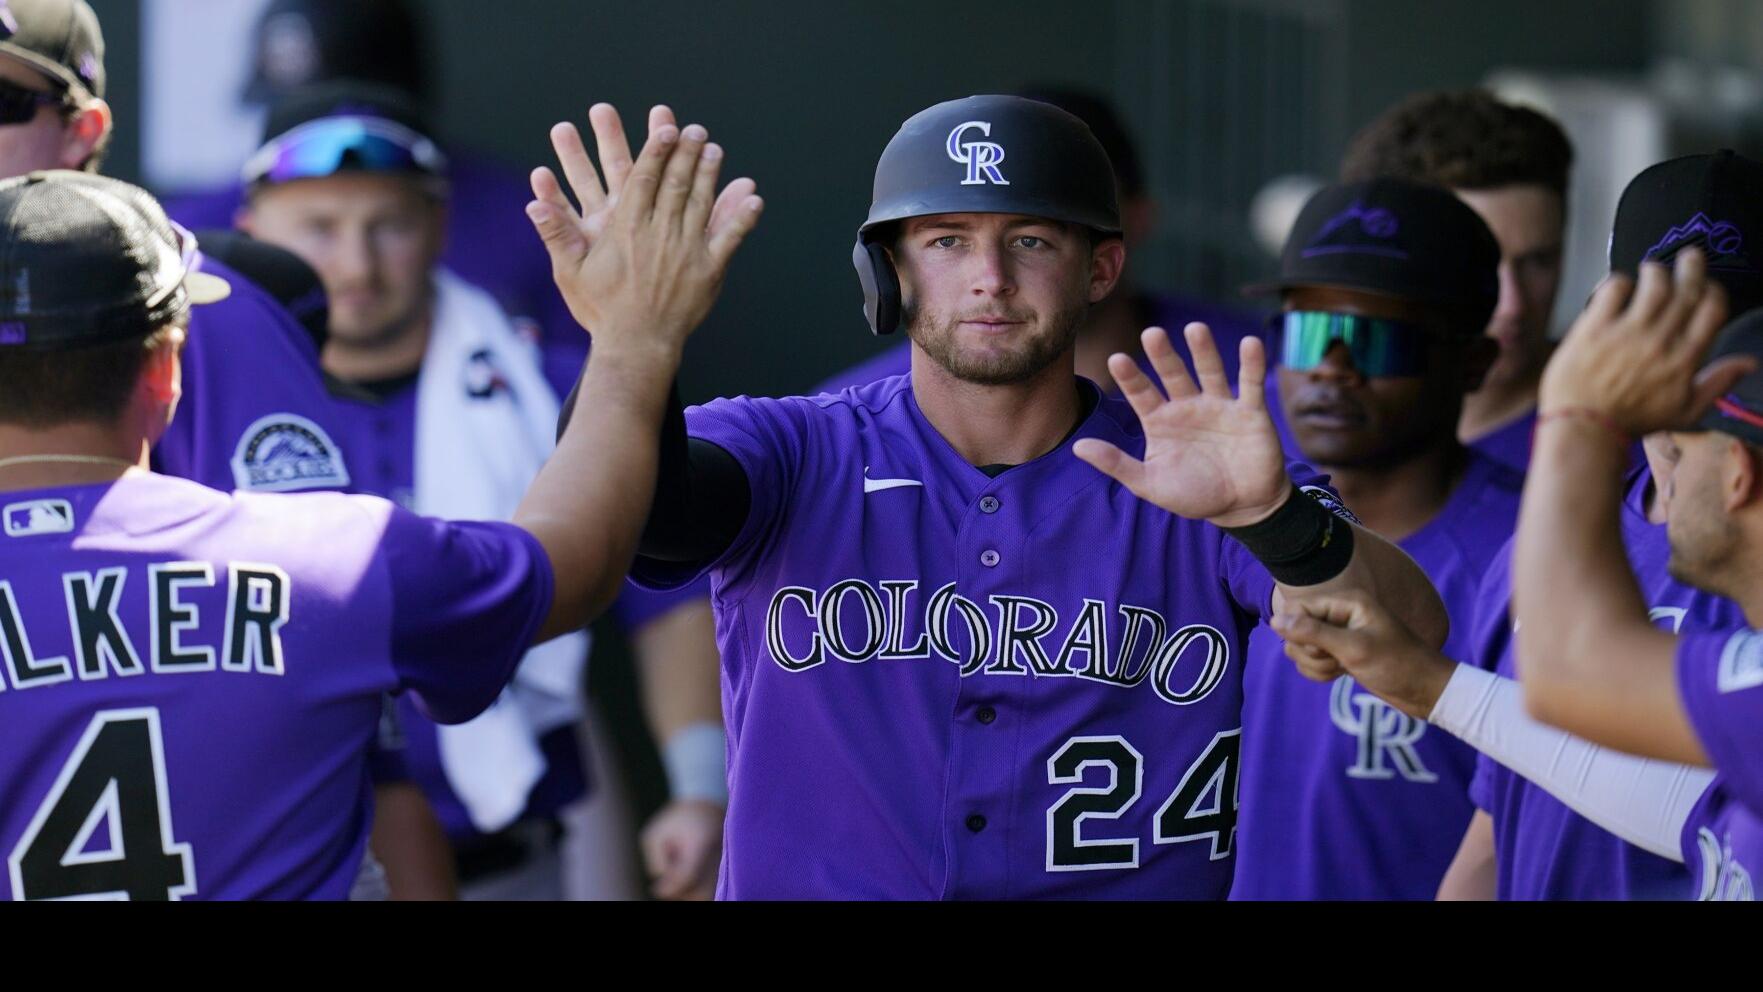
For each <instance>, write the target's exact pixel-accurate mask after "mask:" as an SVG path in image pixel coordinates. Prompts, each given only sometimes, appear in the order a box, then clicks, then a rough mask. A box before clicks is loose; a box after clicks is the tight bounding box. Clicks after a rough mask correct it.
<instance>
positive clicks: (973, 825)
mask: <svg viewBox="0 0 1763 992" xmlns="http://www.w3.org/2000/svg"><path fill="white" fill-rule="evenodd" d="M985 828H986V818H985V817H983V816H981V815H979V814H978V813H975V814H973V815H972V816H969V817H968V818H967V829H968V830H971V831H973V832H974V833H976V834H977V833H979V832H980V831H981V830H984V829H985Z"/></svg>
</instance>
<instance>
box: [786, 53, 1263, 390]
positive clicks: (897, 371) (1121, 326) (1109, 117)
mask: <svg viewBox="0 0 1763 992" xmlns="http://www.w3.org/2000/svg"><path fill="white" fill-rule="evenodd" d="M1016 95H1018V96H1021V97H1026V98H1028V99H1030V100H1039V101H1041V102H1042V103H1050V104H1052V105H1053V106H1055V107H1058V108H1059V109H1061V110H1063V111H1065V112H1066V113H1068V114H1071V115H1072V116H1073V117H1076V118H1077V119H1078V120H1081V121H1083V122H1084V123H1085V124H1087V125H1089V128H1090V132H1091V133H1092V134H1094V135H1095V136H1096V140H1097V141H1098V142H1100V143H1101V145H1102V148H1103V150H1104V151H1106V152H1107V153H1108V161H1109V162H1110V163H1112V164H1113V166H1114V180H1115V187H1116V189H1117V191H1118V196H1119V200H1120V231H1121V233H1120V236H1121V239H1122V241H1123V242H1124V243H1125V245H1126V250H1127V257H1128V259H1129V263H1128V265H1127V269H1126V272H1125V273H1124V274H1122V276H1121V280H1120V283H1119V285H1117V286H1116V287H1115V290H1114V292H1113V293H1110V294H1109V295H1108V298H1107V299H1105V300H1103V301H1102V302H1100V303H1098V304H1096V305H1095V306H1094V307H1091V308H1090V311H1089V313H1088V315H1087V316H1086V317H1085V319H1084V324H1083V329H1082V330H1081V331H1079V332H1078V338H1077V374H1078V375H1081V376H1083V377H1084V378H1086V379H1089V380H1090V381H1091V382H1094V383H1096V384H1097V385H1099V386H1101V387H1102V388H1103V389H1105V390H1107V391H1109V392H1113V391H1114V390H1115V384H1114V379H1113V378H1112V377H1111V376H1109V375H1108V356H1109V355H1112V354H1114V353H1115V352H1124V353H1126V354H1129V355H1136V356H1139V359H1140V362H1139V364H1140V366H1141V367H1142V368H1144V369H1145V370H1146V374H1149V373H1150V369H1151V366H1150V363H1149V361H1147V360H1145V359H1144V357H1143V354H1144V353H1143V348H1142V346H1141V345H1140V343H1139V334H1140V333H1141V332H1142V331H1144V329H1145V328H1147V327H1163V328H1168V329H1170V330H1171V331H1172V332H1173V331H1175V330H1176V329H1178V328H1181V327H1185V326H1187V325H1188V324H1189V323H1191V322H1194V321H1198V322H1200V323H1203V324H1205V325H1206V326H1207V327H1209V328H1211V329H1212V337H1213V340H1214V341H1215V342H1216V343H1217V345H1218V354H1219V356H1220V357H1221V358H1222V359H1223V360H1224V370H1225V375H1226V376H1227V377H1229V378H1230V379H1231V380H1232V381H1235V379H1236V374H1237V344H1238V342H1239V341H1241V340H1242V339H1243V338H1245V337H1259V336H1260V335H1261V326H1260V323H1259V319H1258V318H1257V317H1256V316H1255V315H1254V314H1251V313H1248V312H1245V311H1244V310H1242V309H1239V308H1235V307H1230V306H1224V305H1221V304H1218V303H1212V302H1208V301H1206V300H1202V299H1200V298H1198V297H1193V296H1183V295H1176V294H1173V293H1155V292H1151V291H1148V290H1143V289H1140V288H1138V287H1137V286H1135V285H1134V284H1133V281H1132V272H1133V267H1132V265H1131V263H1130V259H1131V257H1132V254H1133V251H1134V250H1135V249H1137V248H1138V247H1140V246H1141V245H1143V244H1144V243H1145V242H1146V241H1147V240H1148V239H1149V238H1150V237H1151V235H1152V233H1153V231H1154V230H1155V229H1156V227H1157V224H1158V221H1159V220H1160V219H1161V218H1160V217H1159V215H1158V203H1157V198H1156V195H1155V192H1154V191H1153V190H1152V189H1151V188H1150V186H1149V185H1147V183H1146V180H1145V170H1144V166H1143V164H1142V163H1141V161H1140V157H1139V150H1138V146H1137V145H1136V144H1135V143H1134V141H1133V139H1132V135H1131V134H1129V133H1128V131H1127V128H1126V125H1125V123H1123V122H1122V121H1121V119H1120V115H1119V114H1118V113H1117V112H1116V111H1115V109H1114V108H1113V107H1112V106H1110V105H1109V103H1108V101H1107V100H1105V99H1104V98H1102V97H1101V96H1099V95H1097V94H1096V93H1093V92H1089V91H1086V90H1080V89H1072V88H1069V87H1062V86H1047V85H1041V84H1037V85H1032V86H1028V87H1025V88H1023V89H1021V90H1018V91H1017V94H1016ZM1172 341H1173V343H1174V344H1175V348H1176V352H1177V353H1178V354H1180V355H1181V356H1182V361H1184V362H1186V363H1187V365H1188V367H1189V368H1190V369H1191V368H1192V367H1193V359H1192V356H1190V355H1189V354H1188V348H1187V342H1186V341H1185V340H1183V339H1182V337H1181V335H1179V334H1175V335H1174V336H1173V338H1172ZM911 358H912V346H911V342H907V341H902V342H900V344H898V345H897V346H894V347H891V348H889V349H888V350H887V351H885V352H882V353H881V354H880V355H877V356H875V357H874V358H872V359H870V360H868V361H866V362H864V363H862V364H861V365H858V366H856V367H854V368H851V369H847V370H845V371H844V372H841V373H839V374H838V375H835V376H833V377H832V378H830V379H827V380H825V381H824V382H822V383H821V384H820V385H819V386H816V387H815V389H814V390H813V392H817V393H823V392H824V393H836V392H838V391H840V390H842V389H844V388H845V387H847V386H861V385H864V384H866V383H871V382H874V381H876V380H877V379H884V378H886V377H888V376H891V375H903V374H905V373H906V372H907V371H908V369H909V368H910V366H911Z"/></svg>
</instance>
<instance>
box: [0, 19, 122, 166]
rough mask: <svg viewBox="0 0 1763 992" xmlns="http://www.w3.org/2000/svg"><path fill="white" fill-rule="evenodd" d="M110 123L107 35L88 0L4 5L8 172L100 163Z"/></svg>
mask: <svg viewBox="0 0 1763 992" xmlns="http://www.w3.org/2000/svg"><path fill="white" fill-rule="evenodd" d="M110 128H111V114H110V105H109V104H107V103H105V102H104V37H103V35H102V34H100V33H99V30H98V18H97V16H96V15H95V14H93V13H92V8H91V7H89V6H88V5H87V4H86V3H85V0H11V2H9V3H7V4H6V5H5V6H4V7H3V8H0V176H16V175H22V174H23V173H26V172H30V171H32V170H33V169H46V168H52V167H53V168H63V169H86V170H96V169H97V167H98V164H99V162H100V161H102V159H103V153H104V148H105V146H106V145H107V144H108V143H109V140H110Z"/></svg>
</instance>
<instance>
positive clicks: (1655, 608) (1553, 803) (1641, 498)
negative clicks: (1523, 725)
mask: <svg viewBox="0 0 1763 992" xmlns="http://www.w3.org/2000/svg"><path fill="white" fill-rule="evenodd" d="M1760 195H1763V165H1760V164H1759V163H1757V162H1755V161H1753V160H1750V159H1747V158H1745V157H1743V156H1739V155H1733V154H1730V153H1721V154H1718V155H1692V156H1686V157H1684V158H1679V159H1673V160H1671V161H1668V162H1662V163H1660V164H1658V165H1656V166H1653V167H1652V168H1650V169H1647V170H1646V171H1644V172H1642V173H1641V174H1640V175H1639V176H1636V177H1635V179H1634V180H1633V181H1632V182H1631V183H1629V185H1628V187H1627V188H1626V189H1625V190H1624V191H1623V195H1622V197H1621V200H1620V202H1619V203H1618V205H1617V210H1616V218H1615V221H1614V224H1613V227H1612V229H1611V236H1610V266H1611V269H1612V271H1616V272H1622V273H1625V274H1628V275H1630V276H1633V275H1636V274H1637V273H1638V270H1639V266H1640V264H1641V262H1643V261H1645V260H1647V259H1653V260H1657V261H1670V260H1672V259H1674V258H1675V257H1676V253H1677V252H1678V251H1679V250H1680V249H1683V248H1685V247H1695V246H1702V245H1707V244H1709V235H1710V233H1711V232H1713V231H1714V230H1715V229H1716V228H1718V227H1719V225H1721V224H1727V225H1740V226H1745V227H1750V226H1753V225H1757V224H1759V223H1763V217H1758V216H1757V207H1756V204H1757V203H1758V202H1759V198H1760ZM1698 217H1702V218H1720V219H1719V220H1718V221H1716V220H1705V222H1703V223H1698V222H1697V221H1696V218H1698ZM1709 271H1710V276H1711V277H1712V278H1714V279H1715V280H1717V281H1718V282H1720V284H1721V285H1722V286H1723V287H1724V288H1725V289H1726V292H1727V297H1728V300H1729V301H1730V305H1731V307H1732V308H1733V310H1734V311H1735V312H1742V311H1745V310H1749V309H1751V308H1753V307H1756V306H1758V305H1763V277H1760V276H1759V273H1758V271H1757V269H1756V268H1755V267H1754V266H1750V265H1741V264H1735V260H1734V258H1733V257H1732V256H1730V255H1729V256H1728V257H1727V258H1726V259H1725V260H1724V262H1723V264H1720V265H1718V266H1716V267H1713V268H1711V269H1710V270H1709ZM1645 448H1646V461H1645V463H1643V464H1642V465H1640V466H1638V467H1637V468H1636V469H1635V470H1634V471H1633V472H1631V473H1630V474H1629V476H1628V479H1627V481H1626V486H1625V493H1626V497H1625V499H1624V503H1623V506H1624V510H1623V514H1622V518H1621V519H1622V538H1623V544H1624V546H1625V547H1626V548H1627V550H1628V560H1629V564H1630V567H1632V568H1633V569H1634V573H1635V575H1636V576H1637V577H1638V579H1639V581H1640V584H1641V589H1642V592H1643V594H1644V597H1645V599H1646V602H1647V606H1648V609H1649V611H1650V613H1651V615H1652V616H1653V618H1654V620H1655V622H1656V623H1658V624H1659V625H1661V626H1662V627H1664V628H1665V629H1668V630H1670V631H1672V632H1673V633H1680V634H1696V633H1703V632H1706V631H1711V630H1721V629H1725V628H1726V627H1729V626H1731V625H1732V623H1733V622H1735V621H1738V620H1740V614H1739V608H1738V605H1737V604H1735V603H1733V602H1732V601H1730V600H1728V599H1725V598H1722V597H1719V596H1714V595H1711V594H1709V593H1706V592H1703V591H1702V590H1700V589H1697V588H1695V587H1693V586H1690V585H1687V584H1685V583H1683V582H1680V581H1678V580H1677V579H1675V578H1674V577H1673V576H1672V575H1671V574H1670V572H1669V570H1668V569H1667V567H1666V566H1667V558H1668V557H1669V552H1670V547H1669V544H1668V543H1667V541H1666V534H1665V521H1666V516H1667V513H1666V510H1667V507H1666V500H1665V498H1664V494H1665V493H1666V492H1668V491H1669V489H1670V480H1671V474H1672V473H1671V467H1672V465H1673V464H1674V463H1675V462H1676V460H1677V448H1676V445H1675V443H1674V442H1673V441H1672V439H1671V437H1670V436H1669V435H1667V434H1657V435H1653V436H1651V437H1648V438H1647V439H1646V445H1645ZM1511 598H1512V571H1511V552H1510V549H1507V550H1505V551H1503V552H1502V553H1501V554H1500V556H1499V557H1498V558H1497V559H1496V560H1495V562H1494V564H1493V566H1492V567H1491V568H1490V569H1489V571H1488V576H1487V579H1486V580H1485V582H1484V583H1483V586H1482V590H1481V592H1480V594H1479V596H1478V600H1479V603H1480V605H1479V606H1478V607H1477V609H1476V616H1477V619H1476V621H1475V625H1476V631H1475V635H1474V647H1473V650H1472V654H1471V656H1470V657H1471V658H1472V659H1473V660H1474V661H1475V663H1476V664H1479V665H1481V666H1482V667H1484V668H1489V669H1492V670H1495V671H1497V672H1499V674H1501V675H1503V676H1505V677H1507V678H1516V677H1517V675H1518V672H1517V666H1516V664H1515V659H1514V657H1513V643H1512V636H1511V626H1512V621H1511V611H1510V608H1509V606H1510V602H1511ZM1470 794H1471V798H1472V799H1474V801H1475V803H1476V805H1477V806H1478V807H1479V808H1480V810H1481V811H1482V812H1481V813H1479V814H1478V815H1477V816H1476V817H1475V819H1474V820H1473V821H1471V824H1470V828H1469V830H1468V831H1466V832H1465V834H1464V837H1463V841H1462V845H1461V847H1460V848H1459V850H1458V853H1457V856H1456V858H1455V860H1454V861H1453V863H1452V867H1451V870H1450V872H1449V873H1448V874H1447V875H1446V878H1445V882H1444V883H1443V885H1441V888H1440V895H1441V896H1443V897H1448V898H1478V899H1489V898H1494V897H1495V896H1497V897H1498V898H1500V899H1503V900H1505V899H1626V898H1646V897H1650V896H1658V895H1661V894H1666V895H1670V896H1672V897H1675V896H1676V894H1677V893H1679V892H1681V891H1682V890H1683V888H1684V884H1685V881H1684V869H1683V867H1682V866H1681V865H1679V864H1676V863H1675V862H1673V861H1671V860H1668V859H1665V858H1660V857H1657V856H1655V855H1653V854H1649V853H1648V852H1646V851H1644V850H1642V849H1641V848H1638V847H1636V846H1634V845H1632V844H1628V843H1624V842H1623V841H1622V840H1620V839H1619V838H1617V837H1615V836H1614V835H1612V834H1611V833H1610V832H1609V831H1607V830H1604V829H1602V828H1600V827H1598V826H1596V825H1594V824H1593V823H1591V822H1589V821H1588V820H1586V819H1585V818H1584V817H1582V816H1580V815H1578V814H1576V813H1574V812H1573V811H1572V810H1571V809H1569V808H1568V807H1567V806H1566V805H1564V804H1562V803H1561V802H1560V801H1559V800H1558V799H1557V798H1556V797H1555V796H1553V795H1551V794H1550V793H1549V792H1548V791H1547V790H1545V789H1542V788H1540V787H1539V786H1537V785H1536V784H1535V783H1533V782H1531V781H1530V780H1528V779H1526V778H1525V777H1524V776H1522V775H1519V774H1516V773H1514V772H1513V771H1512V770H1510V769H1509V768H1507V767H1506V766H1504V765H1502V764H1500V763H1499V762H1497V761H1495V760H1493V759H1491V758H1487V757H1485V756H1484V757H1483V758H1481V759H1480V760H1478V761H1477V765H1476V774H1475V779H1474V781H1473V783H1472V785H1471V789H1470Z"/></svg>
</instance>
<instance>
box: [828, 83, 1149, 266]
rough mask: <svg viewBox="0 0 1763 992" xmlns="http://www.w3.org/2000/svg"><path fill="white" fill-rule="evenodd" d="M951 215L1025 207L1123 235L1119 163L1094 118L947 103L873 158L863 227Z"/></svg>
mask: <svg viewBox="0 0 1763 992" xmlns="http://www.w3.org/2000/svg"><path fill="white" fill-rule="evenodd" d="M952 213H988V214H1027V215H1030V216H1034V217H1045V218H1047V219H1049V220H1059V221H1065V222H1067V223H1072V224H1081V225H1083V226H1084V227H1088V228H1093V229H1095V230H1098V231H1102V232H1104V233H1108V234H1118V233H1120V205H1119V202H1118V200H1117V198H1116V195H1115V188H1114V166H1113V165H1112V164H1111V163H1110V162H1109V161H1108V153H1107V152H1105V151H1103V150H1102V145H1101V143H1100V142H1098V141H1097V140H1096V136H1095V135H1094V134H1092V133H1091V132H1090V128H1089V125H1087V124H1085V123H1084V122H1083V121H1081V120H1078V119H1077V118H1076V117H1074V116H1072V115H1071V114H1069V113H1067V112H1065V111H1063V110H1061V109H1059V108H1058V107H1055V106H1053V105H1052V104H1050V103H1043V102H1041V101H1040V100H1030V99H1027V98H1025V97H1019V96H970V97H967V98H966V99H962V100H950V101H948V102H946V103H939V104H937V105H936V106H934V107H931V108H930V109H928V110H924V111H921V112H919V113H917V114H914V115H913V116H912V117H911V118H910V119H908V120H907V121H906V123H904V124H902V125H900V130H899V132H898V133H897V134H895V135H894V138H893V140H892V141H889V142H888V146H887V148H885V149H883V151H882V154H881V161H880V162H878V163H877V164H876V167H875V189H874V196H873V198H872V199H871V202H870V208H869V217H868V218H867V219H866V220H865V221H864V222H863V226H862V228H861V229H860V232H859V233H860V234H861V235H863V236H864V237H865V238H867V236H868V235H869V233H870V231H871V230H873V229H874V228H875V227H876V226H877V225H880V224H887V223H891V222H893V221H898V220H905V219H906V218H908V217H927V216H930V215H933V214H952Z"/></svg>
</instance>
